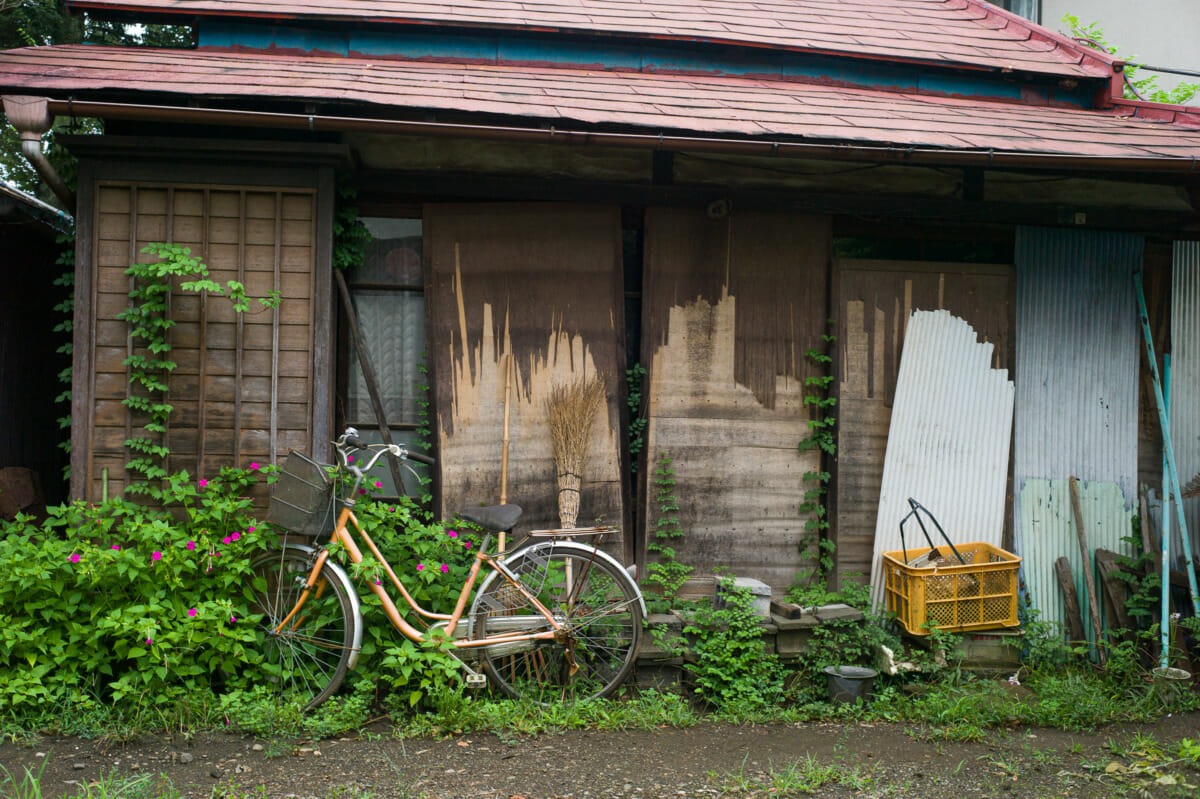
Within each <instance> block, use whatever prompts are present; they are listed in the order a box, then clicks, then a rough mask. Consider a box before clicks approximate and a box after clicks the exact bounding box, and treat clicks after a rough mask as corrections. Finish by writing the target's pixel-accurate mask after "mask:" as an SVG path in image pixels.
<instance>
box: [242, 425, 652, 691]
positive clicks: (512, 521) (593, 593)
mask: <svg viewBox="0 0 1200 799" xmlns="http://www.w3.org/2000/svg"><path fill="white" fill-rule="evenodd" d="M334 444H335V449H336V451H337V454H338V465H337V469H336V470H335V473H336V472H338V471H342V470H344V471H346V472H348V473H349V474H350V475H352V476H353V477H354V482H353V487H352V488H351V489H350V491H349V493H348V494H346V495H344V498H343V499H341V500H340V502H341V504H342V508H341V510H340V511H339V512H338V514H337V521H336V523H335V524H334V526H333V530H332V532H331V533H329V532H326V533H324V534H322V535H320V536H319V537H318V538H317V540H316V541H314V544H316V545H315V546H310V545H306V544H295V543H288V542H287V539H286V538H285V539H284V544H283V546H281V547H280V548H279V549H278V550H275V551H272V552H268V553H266V554H264V555H262V556H260V557H258V558H256V559H255V561H254V562H253V564H252V565H251V568H252V578H251V590H252V592H253V595H254V599H253V608H252V609H253V610H254V612H255V613H259V614H261V616H262V621H261V622H260V625H261V629H262V631H263V632H264V634H265V638H266V653H265V657H266V658H267V659H268V661H269V662H271V663H272V664H273V665H274V666H275V668H276V671H277V674H278V679H279V681H280V686H279V687H280V688H281V689H282V690H285V691H291V692H292V693H294V694H295V695H297V696H298V697H299V698H300V699H301V700H303V701H304V709H305V710H311V709H312V708H315V707H317V706H318V705H320V704H321V703H322V702H324V701H325V700H326V699H328V698H329V697H330V696H332V695H333V694H334V693H335V692H336V691H337V689H338V687H339V686H340V685H341V683H342V681H343V679H345V677H346V674H347V673H348V672H349V671H350V670H352V669H353V668H354V666H355V664H356V662H357V660H358V656H359V653H360V651H361V649H362V634H363V618H362V611H361V604H360V601H359V597H358V593H357V592H356V591H355V588H354V584H353V582H352V580H351V579H350V576H349V574H348V573H347V572H346V570H345V569H344V568H342V566H341V565H340V564H339V563H337V561H336V560H334V559H332V558H331V557H330V546H331V544H335V543H336V544H338V545H340V546H341V547H342V548H343V549H344V550H345V552H346V554H347V556H348V557H349V559H350V560H351V561H352V562H353V563H355V564H358V563H361V562H362V560H363V550H362V548H360V546H359V544H358V542H357V541H356V540H355V539H356V536H357V537H358V538H361V540H362V541H363V542H364V543H365V545H366V547H367V549H369V550H370V552H371V554H372V555H373V556H374V558H375V560H376V561H378V563H379V565H380V568H381V570H382V572H383V574H385V575H386V576H387V580H388V582H389V583H390V584H391V586H393V587H394V588H395V589H396V590H397V591H399V593H400V596H401V597H402V598H403V600H404V601H405V602H406V603H407V605H408V606H409V609H410V610H411V611H412V612H414V613H415V614H417V616H418V617H423V618H424V619H429V620H430V623H431V624H430V626H429V628H428V631H427V632H422V631H421V630H419V629H417V627H415V626H413V625H412V624H410V623H409V621H408V620H407V619H406V618H405V616H404V615H403V614H402V613H401V612H400V610H399V609H398V607H397V605H396V602H395V601H394V600H393V599H392V597H391V594H390V593H389V591H388V587H387V586H385V585H384V582H383V580H382V579H380V580H376V581H375V582H374V584H372V585H370V589H371V591H372V592H373V593H374V594H375V595H376V596H377V597H379V600H380V602H381V603H382V606H383V610H384V612H385V614H386V615H387V617H388V620H389V621H390V622H391V623H392V626H393V627H395V628H396V630H398V631H399V632H400V633H401V634H402V635H404V636H405V637H407V638H409V639H411V640H413V641H415V642H420V641H422V640H429V639H431V637H432V636H433V635H434V633H433V631H435V630H436V631H440V632H441V635H442V636H444V637H445V639H446V641H447V642H448V643H449V644H450V647H448V648H447V651H450V652H451V653H452V654H454V655H455V657H456V658H457V659H458V660H459V662H460V663H461V664H462V667H463V669H464V670H465V672H466V682H467V684H468V685H471V686H482V685H485V684H487V683H488V682H489V681H491V682H492V683H494V684H495V685H496V686H498V687H499V688H500V689H501V690H502V691H503V692H504V693H505V694H508V695H509V696H512V697H514V698H519V697H521V696H526V697H529V698H530V699H532V700H533V701H535V702H538V703H541V704H547V703H548V702H549V701H552V700H556V699H558V700H562V699H566V700H571V699H589V698H596V697H604V696H608V695H610V694H612V693H613V692H614V691H615V690H616V689H617V688H618V687H619V686H620V685H621V684H622V683H623V682H624V681H625V679H626V677H628V675H629V673H630V671H631V670H632V668H633V665H634V658H635V656H636V653H637V648H638V642H639V639H640V635H641V629H642V620H643V619H644V618H645V616H646V605H645V600H644V599H643V597H642V593H641V590H640V589H639V588H638V586H637V584H636V582H635V581H634V580H633V578H632V577H631V576H630V575H629V573H628V572H627V571H626V570H625V569H624V568H622V567H621V565H620V563H618V562H617V561H616V559H614V558H613V557H612V556H610V555H608V554H606V553H604V552H603V551H601V550H599V549H597V548H596V547H594V546H591V545H587V544H582V543H578V542H574V541H566V540H561V539H559V538H557V537H551V538H550V540H546V541H538V542H535V543H532V544H530V545H528V546H521V547H518V548H514V550H513V551H512V552H511V553H509V554H505V555H502V556H499V557H497V556H494V555H491V554H488V552H487V549H488V546H489V544H490V542H491V538H492V534H494V533H500V532H507V531H510V530H511V529H512V528H513V526H515V525H516V523H517V521H518V519H519V518H520V516H521V508H520V507H519V506H517V505H494V506H488V507H479V508H474V509H472V510H470V511H464V512H462V513H461V514H459V516H460V518H462V519H464V520H466V521H469V522H471V523H473V524H476V525H478V526H479V527H481V528H482V529H483V530H484V531H485V532H486V533H487V535H486V537H485V538H484V540H483V542H482V543H481V544H480V546H479V547H478V548H477V550H476V552H475V555H474V559H473V561H472V564H471V569H470V572H469V573H468V575H467V577H466V580H465V582H464V584H463V586H462V589H461V590H460V592H459V595H458V600H457V602H456V604H455V607H454V610H453V612H452V613H449V614H443V613H434V612H432V611H429V610H426V609H425V608H423V607H421V606H420V605H419V604H418V602H417V601H416V600H415V599H414V598H413V596H412V594H411V593H410V592H409V591H408V590H407V589H406V588H405V586H404V583H403V582H402V581H401V580H400V578H399V577H398V576H397V575H396V573H395V572H394V571H393V569H392V567H391V566H390V565H389V564H388V562H387V559H386V558H385V557H384V556H383V554H382V553H381V552H380V551H379V549H378V547H377V546H376V544H375V542H374V541H372V540H371V538H370V536H368V535H367V534H366V532H365V531H364V530H363V528H362V527H361V526H360V525H359V522H358V520H357V519H356V518H355V516H354V512H353V511H354V506H355V499H356V497H357V496H358V495H359V489H360V488H361V486H362V484H363V480H364V479H365V476H366V474H367V473H369V472H370V471H371V469H372V468H374V466H375V464H376V463H377V462H378V461H379V459H380V458H381V457H382V456H383V455H385V454H389V453H390V454H392V455H395V456H396V457H398V458H400V459H401V461H402V462H403V461H416V462H419V463H425V464H427V465H431V466H432V465H434V464H435V463H436V462H435V461H434V459H433V458H430V457H428V456H426V455H422V454H420V453H415V452H411V451H409V450H407V449H405V448H403V447H400V446H398V445H390V446H389V445H368V444H365V443H363V442H362V441H361V440H360V439H359V437H358V433H357V431H356V430H354V428H347V429H346V432H345V433H343V434H342V435H341V436H340V437H339V438H338V439H337V441H335V442H334ZM363 451H366V452H368V453H372V457H371V458H370V460H369V462H368V463H367V464H366V466H365V467H362V468H360V467H359V466H357V465H355V463H354V458H353V455H354V454H357V453H361V452H363ZM291 457H295V453H293V455H292V456H291ZM301 457H302V456H301ZM303 460H304V461H306V462H307V463H308V464H311V465H312V466H314V467H317V469H316V471H315V472H313V474H314V475H319V476H320V477H324V478H325V480H326V484H323V485H319V486H317V487H316V488H315V489H314V491H313V492H312V497H311V499H315V500H316V501H314V502H312V503H310V505H309V506H307V507H303V508H300V511H301V513H303V514H308V516H307V521H305V522H304V523H306V524H311V519H312V518H313V511H314V510H315V509H316V508H318V507H320V506H321V504H322V503H325V505H324V507H325V508H327V509H331V508H332V507H334V506H333V504H332V502H333V499H334V494H333V483H334V481H333V480H329V479H328V477H326V476H325V475H326V471H325V468H324V467H321V466H320V465H319V464H316V463H315V462H314V461H309V460H308V459H303ZM289 463H290V458H289ZM406 465H407V464H406ZM410 468H411V467H410ZM314 479H315V478H314ZM278 491H279V487H278V486H277V487H276V493H278ZM276 500H277V497H276V495H275V494H273V495H272V498H271V503H272V504H271V509H272V510H271V513H272V515H280V516H282V515H283V514H282V513H280V514H276V507H277V506H276ZM285 504H286V503H285ZM289 507H293V508H294V507H295V506H289ZM268 519H269V520H272V521H274V520H273V519H271V516H270V515H269V516H268ZM292 523H293V529H294V527H295V524H296V520H295V518H292ZM284 524H285V526H286V522H285V523H284ZM352 529H353V532H352ZM542 532H545V533H551V532H561V533H563V534H568V533H574V532H584V531H569V530H568V531H542ZM326 536H327V537H326ZM322 541H323V543H322ZM485 569H486V576H484V577H483V579H482V582H479V587H478V590H476V591H475V597H474V600H473V601H472V602H471V608H470V611H469V612H468V613H467V615H466V617H465V619H464V616H463V614H464V610H465V609H466V606H467V601H468V599H469V598H470V596H471V593H472V591H473V590H474V588H475V585H476V582H478V581H479V576H480V574H481V573H482V572H484V571H485ZM464 622H465V623H464ZM472 664H478V665H479V666H481V667H482V673H481V672H480V671H477V670H476V669H475V668H474V667H473V666H472Z"/></svg>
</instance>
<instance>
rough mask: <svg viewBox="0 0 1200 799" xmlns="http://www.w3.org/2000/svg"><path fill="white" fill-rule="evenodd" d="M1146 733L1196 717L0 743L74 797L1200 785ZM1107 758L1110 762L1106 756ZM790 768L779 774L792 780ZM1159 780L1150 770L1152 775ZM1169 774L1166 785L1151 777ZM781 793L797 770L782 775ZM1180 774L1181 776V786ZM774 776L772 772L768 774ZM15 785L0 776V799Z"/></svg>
mask: <svg viewBox="0 0 1200 799" xmlns="http://www.w3.org/2000/svg"><path fill="white" fill-rule="evenodd" d="M1138 736H1151V737H1152V738H1153V740H1154V741H1156V742H1157V743H1158V745H1159V746H1160V747H1162V748H1163V749H1164V750H1166V749H1167V747H1168V746H1169V745H1171V744H1173V743H1174V742H1177V741H1178V740H1179V739H1181V738H1185V737H1191V738H1192V739H1193V740H1194V739H1196V738H1197V737H1200V713H1191V714H1184V715H1177V716H1173V717H1167V718H1164V719H1162V720H1161V721H1160V722H1158V723H1156V724H1149V725H1126V726H1114V727H1109V728H1107V729H1103V730H1100V731H1097V732H1095V733H1091V734H1078V733H1066V732H1061V731H1057V730H1042V729H1033V730H1027V729H1020V730H1008V731H995V732H991V733H989V734H988V737H987V739H986V740H985V741H982V742H979V743H953V742H948V741H939V740H936V736H934V735H932V734H931V733H930V732H929V731H928V730H925V729H923V728H921V727H918V726H912V725H902V724H887V723H871V724H842V723H814V724H770V725H745V726H730V725H723V724H709V723H706V724H702V725H700V726H697V727H693V728H690V729H658V730H653V731H637V732H593V731H583V732H569V733H564V734H556V735H545V736H541V737H537V738H506V737H498V736H496V735H490V734H489V735H466V736H455V737H452V738H447V739H441V740H437V739H432V738H409V739H400V738H394V737H393V736H392V734H391V731H390V729H389V728H386V727H383V726H378V727H375V728H370V729H368V730H367V731H366V732H365V733H364V734H363V735H362V736H361V737H357V738H342V739H337V740H325V741H318V742H299V743H297V742H290V741H289V742H281V741H271V740H262V741H258V740H254V739H250V738H243V737H240V736H235V735H222V734H216V735H196V736H194V737H191V738H190V739H189V738H188V737H185V736H182V735H179V736H165V737H163V738H156V739H147V740H142V741H138V742H135V743H129V744H113V743H111V742H108V743H106V742H103V741H94V740H82V739H75V738H49V737H47V738H41V739H38V740H34V741H22V742H13V741H6V742H5V743H4V744H3V745H0V765H3V766H4V768H6V769H7V770H8V771H9V773H11V774H13V775H17V776H19V775H21V774H23V773H24V772H23V770H24V769H26V768H29V769H33V770H34V771H35V772H36V770H37V769H41V768H43V767H44V771H43V773H42V778H41V785H42V794H41V795H42V796H44V797H47V799H49V797H59V796H75V795H77V794H79V793H80V792H81V788H82V787H83V786H84V785H86V784H87V783H89V782H94V781H96V780H97V779H98V778H100V777H101V775H102V774H105V775H107V774H112V773H116V774H118V775H148V776H150V777H151V778H154V779H158V778H159V776H160V775H166V777H168V778H169V779H170V780H171V781H172V783H173V784H174V786H175V788H176V790H178V791H179V792H180V795H181V796H183V797H189V798H190V799H201V798H203V799H208V797H211V796H214V795H217V796H225V797H229V796H232V797H241V796H243V794H244V795H246V796H248V797H253V798H254V799H258V797H262V796H266V797H272V798H275V797H279V798H280V799H289V798H291V797H295V799H309V797H312V799H328V798H329V797H340V798H341V799H366V797H370V796H375V797H380V799H392V798H393V797H396V798H397V799H399V798H403V799H409V798H412V799H417V797H426V798H427V799H515V798H517V797H520V799H560V798H562V797H571V798H572V799H617V798H618V797H620V798H621V799H632V798H633V797H641V798H642V799H651V798H654V799H658V798H659V797H664V798H665V797H672V798H675V797H759V796H764V797H765V796H778V795H800V793H799V792H796V793H784V792H780V791H776V792H775V793H772V792H771V788H772V785H773V781H772V780H773V778H777V779H780V780H782V779H783V777H784V776H785V775H787V773H788V769H789V768H790V767H791V766H792V765H793V764H795V763H797V761H803V759H804V758H806V757H808V756H811V757H812V758H814V761H813V762H814V763H816V764H818V765H820V766H837V767H839V768H840V769H842V773H844V774H856V775H857V777H858V780H857V783H856V784H846V782H843V783H840V784H838V783H830V784H826V785H824V786H823V787H820V788H818V789H817V790H816V791H815V792H814V793H812V795H814V796H818V797H849V796H865V797H885V796H886V797H922V799H939V798H940V797H947V798H949V797H953V799H961V798H962V797H1112V796H1154V797H1158V796H1187V797H1194V796H1197V795H1200V788H1196V787H1195V786H1196V785H1197V784H1200V772H1197V771H1195V770H1193V769H1190V768H1188V767H1187V766H1185V765H1184V764H1182V763H1179V762H1176V763H1171V762H1169V758H1164V757H1159V758H1156V759H1154V764H1153V765H1154V767H1155V768H1154V770H1150V771H1146V770H1141V769H1140V768H1139V766H1138V762H1139V761H1140V760H1142V759H1143V756H1142V755H1138V754H1135V753H1132V752H1129V751H1127V750H1128V749H1130V748H1131V747H1133V746H1134V745H1135V744H1136V743H1137V742H1138V741H1142V742H1144V741H1145V740H1146V738H1145V737H1141V738H1139V737H1138ZM1114 763H1115V764H1117V765H1116V766H1114V765H1112V764H1114ZM802 772H803V770H799V771H796V772H793V774H792V776H793V777H797V775H799V774H800V773H802ZM1159 778H1165V779H1163V780H1162V781H1160V782H1156V780H1158V779H1159ZM1171 781H1174V782H1175V783H1176V784H1174V785H1170V784H1165V783H1169V782H1171ZM790 782H791V784H792V786H793V788H794V787H795V786H796V784H797V780H796V779H792V780H790ZM1180 783H1190V785H1183V784H1180ZM778 785H779V786H780V787H782V785H783V782H782V781H781V782H780V783H778ZM14 794H15V790H14V789H13V787H12V785H11V784H5V778H4V776H3V772H0V796H6V797H7V796H12V795H14Z"/></svg>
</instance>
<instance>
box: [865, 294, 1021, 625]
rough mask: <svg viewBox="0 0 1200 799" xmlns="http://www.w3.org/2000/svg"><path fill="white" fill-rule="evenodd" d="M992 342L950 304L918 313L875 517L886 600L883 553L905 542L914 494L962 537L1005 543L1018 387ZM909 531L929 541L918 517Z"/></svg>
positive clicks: (908, 340) (876, 574) (875, 592)
mask: <svg viewBox="0 0 1200 799" xmlns="http://www.w3.org/2000/svg"><path fill="white" fill-rule="evenodd" d="M992 349H993V345H992V344H990V343H980V341H979V340H978V337H977V336H976V334H975V330H974V329H973V328H972V327H971V326H970V325H969V324H967V323H966V322H964V321H963V320H961V319H959V318H957V317H955V316H953V315H951V314H950V312H949V311H915V312H913V315H912V316H911V317H909V320H908V327H907V330H906V332H905V336H904V351H903V352H902V354H901V357H900V373H899V375H898V376H897V378H896V397H895V402H894V404H893V407H892V419H891V426H890V428H889V430H888V443H887V453H886V455H885V456H884V462H883V484H882V488H881V489H880V496H879V515H878V517H877V521H876V524H875V557H874V558H873V559H872V562H871V586H872V598H873V600H874V601H875V602H877V603H878V602H879V601H880V598H881V597H882V570H881V568H880V559H879V553H880V552H887V551H891V550H897V549H900V546H901V543H900V532H899V523H900V520H901V519H902V518H904V516H905V514H907V513H908V511H909V506H908V498H909V497H913V498H915V499H916V500H917V501H919V502H920V503H921V504H922V505H924V506H925V507H927V508H928V509H929V510H930V511H931V512H932V513H933V514H934V515H935V516H936V517H937V519H938V521H939V522H941V525H942V527H943V529H945V531H946V533H947V535H949V536H950V539H951V540H952V541H953V542H955V543H960V542H961V543H966V542H973V541H982V542H985V543H988V544H992V545H993V546H1000V545H1001V543H1002V539H1003V535H1004V499H1005V489H1006V487H1007V483H1008V454H1009V442H1010V440H1011V434H1012V412H1013V394H1014V390H1013V384H1012V381H1010V380H1009V379H1008V370H1007V369H992V368H991V363H992ZM930 532H931V533H933V534H936V533H935V531H934V530H933V529H932V528H931V529H930ZM906 536H907V537H908V538H907V541H908V544H909V546H924V545H925V544H924V543H923V542H922V540H921V539H920V538H917V536H920V530H919V528H917V527H916V526H915V525H912V524H910V525H906ZM935 543H938V542H937V541H935Z"/></svg>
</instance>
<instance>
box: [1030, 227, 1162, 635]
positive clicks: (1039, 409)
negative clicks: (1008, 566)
mask: <svg viewBox="0 0 1200 799" xmlns="http://www.w3.org/2000/svg"><path fill="white" fill-rule="evenodd" d="M1142 245H1143V240H1142V237H1141V236H1135V235H1128V234H1119V233H1099V232H1092V231H1078V230H1051V229H1042V228H1019V229H1018V231H1017V246H1016V258H1015V260H1016V269H1017V340H1016V343H1017V352H1016V382H1017V401H1016V418H1015V423H1014V428H1015V429H1014V436H1013V440H1014V444H1013V446H1014V463H1013V485H1014V488H1015V490H1016V492H1017V498H1018V502H1017V508H1016V510H1015V512H1014V514H1013V518H1014V523H1015V536H1014V537H1015V546H1016V550H1017V553H1018V554H1019V555H1021V556H1023V557H1024V559H1025V560H1024V563H1023V564H1022V567H1023V572H1024V574H1025V580H1026V586H1027V588H1028V590H1029V593H1030V596H1031V597H1032V599H1033V602H1034V606H1035V607H1037V608H1039V609H1040V610H1042V612H1043V613H1044V614H1045V617H1046V618H1048V619H1052V620H1054V621H1062V620H1063V619H1062V618H1061V614H1062V600H1061V597H1060V594H1059V591H1058V587H1057V583H1056V582H1055V579H1054V561H1055V560H1056V559H1057V558H1058V557H1059V556H1061V555H1066V556H1067V557H1068V558H1071V557H1074V558H1075V559H1076V560H1078V549H1079V546H1078V543H1077V541H1076V537H1075V533H1074V528H1073V526H1072V525H1073V523H1069V520H1070V516H1071V505H1070V495H1069V494H1068V493H1063V492H1064V491H1065V490H1066V489H1065V488H1060V489H1056V490H1055V491H1053V492H1051V489H1048V488H1045V487H1043V486H1042V485H1041V483H1040V482H1039V483H1033V484H1031V481H1043V482H1044V481H1053V482H1052V484H1051V485H1052V486H1059V484H1060V483H1061V486H1063V487H1065V486H1066V485H1067V479H1068V478H1070V477H1072V476H1074V477H1076V478H1078V479H1079V480H1081V481H1085V482H1088V483H1096V482H1099V483H1113V484H1115V485H1116V486H1117V487H1118V489H1119V491H1120V495H1121V499H1122V503H1121V507H1120V508H1119V509H1118V508H1117V507H1116V505H1115V504H1113V500H1111V498H1109V499H1107V500H1104V501H1103V502H1101V501H1099V500H1095V501H1094V502H1096V503H1098V504H1096V505H1095V507H1094V508H1093V513H1089V511H1088V509H1087V508H1086V507H1085V509H1084V518H1085V524H1092V523H1093V522H1092V519H1093V516H1094V517H1095V518H1096V519H1099V520H1103V521H1098V522H1097V523H1099V524H1103V527H1102V529H1101V530H1098V531H1097V535H1096V537H1095V538H1091V537H1090V535H1089V538H1090V540H1089V544H1090V546H1091V547H1092V548H1093V549H1095V548H1097V547H1106V548H1108V549H1113V548H1115V547H1116V546H1117V542H1118V541H1119V539H1120V537H1121V535H1124V530H1126V529H1127V528H1128V516H1129V514H1130V513H1131V512H1132V508H1133V505H1134V502H1135V501H1136V499H1137V446H1138V442H1137V402H1138V395H1137V390H1138V358H1139V357H1140V356H1139V349H1138V348H1139V346H1140V345H1141V339H1140V338H1139V336H1140V335H1141V333H1140V330H1139V328H1138V319H1137V309H1136V302H1135V299H1134V290H1133V279H1132V276H1133V272H1134V270H1135V269H1137V268H1139V267H1140V266H1141V262H1142ZM1027 486H1029V488H1028V489H1027ZM1027 490H1029V491H1032V492H1033V493H1032V495H1031V496H1030V498H1028V499H1027V498H1026V491H1027ZM1064 497H1065V498H1066V499H1065V500H1064V499H1063V498H1064ZM1035 498H1036V499H1035ZM1038 508H1042V509H1043V510H1037V509H1038ZM1035 511H1036V513H1037V516H1036V518H1037V519H1039V520H1041V519H1043V517H1044V516H1045V514H1046V513H1052V514H1053V516H1052V518H1053V519H1058V520H1059V521H1056V522H1054V523H1051V521H1049V520H1045V521H1039V523H1038V524H1036V525H1034V524H1033V519H1034V518H1035V516H1034V515H1031V514H1034V513H1035ZM1118 511H1119V512H1118ZM1121 515H1124V517H1125V522H1124V525H1125V526H1124V527H1122V526H1121V525H1120V524H1118V521H1119V519H1118V518H1116V517H1119V516H1121ZM1110 517H1111V518H1110ZM1063 519H1065V520H1066V521H1063ZM1118 529H1120V530H1121V532H1119V533H1118V532H1117V530H1118ZM1073 567H1074V568H1075V569H1076V571H1077V574H1076V579H1082V572H1078V566H1077V565H1076V564H1074V561H1073Z"/></svg>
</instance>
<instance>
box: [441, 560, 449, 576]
mask: <svg viewBox="0 0 1200 799" xmlns="http://www.w3.org/2000/svg"><path fill="white" fill-rule="evenodd" d="M448 571H450V567H449V566H447V565H446V564H445V563H443V564H442V574H445V573H446V572H448Z"/></svg>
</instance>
